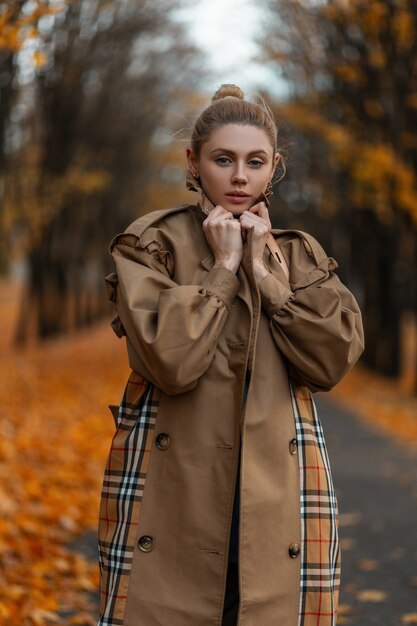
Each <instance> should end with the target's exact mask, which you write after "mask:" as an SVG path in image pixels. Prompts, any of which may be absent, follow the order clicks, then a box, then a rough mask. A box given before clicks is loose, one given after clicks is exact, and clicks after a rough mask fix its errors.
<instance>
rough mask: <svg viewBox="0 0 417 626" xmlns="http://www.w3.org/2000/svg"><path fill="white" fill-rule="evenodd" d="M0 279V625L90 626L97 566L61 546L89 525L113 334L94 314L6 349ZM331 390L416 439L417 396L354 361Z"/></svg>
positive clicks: (113, 386)
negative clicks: (73, 330)
mask: <svg viewBox="0 0 417 626" xmlns="http://www.w3.org/2000/svg"><path fill="white" fill-rule="evenodd" d="M0 287H1V289H0V324H1V328H2V334H1V337H0V345H1V348H2V359H1V361H0V370H1V371H0V389H1V398H2V402H1V406H0V623H4V624H8V626H32V625H38V626H41V625H48V624H68V625H76V624H78V625H79V626H90V625H94V624H96V620H97V615H96V610H95V607H93V606H92V605H91V593H92V592H96V591H97V588H98V565H97V562H91V560H87V558H85V557H84V556H83V555H82V554H80V553H78V552H75V551H73V550H71V549H70V548H69V546H70V545H73V544H74V543H76V541H77V537H80V536H82V535H83V534H84V533H86V532H87V531H90V532H91V531H96V529H97V523H98V508H99V497H100V491H101V482H102V477H103V470H104V465H105V461H106V456H107V453H108V450H109V447H110V442H111V437H112V435H113V432H114V424H113V419H112V416H111V413H110V411H109V409H108V407H107V405H108V404H115V403H117V402H118V401H119V400H120V399H121V396H122V393H123V388H124V385H125V382H126V379H127V376H128V373H129V369H128V364H127V359H126V355H125V347H124V342H123V341H120V340H119V339H117V338H116V336H115V335H114V334H113V332H112V330H111V328H110V326H109V322H108V321H105V322H103V323H100V324H97V325H96V326H94V327H93V328H91V329H88V330H83V331H81V332H79V333H77V334H71V335H69V336H66V337H63V338H58V339H55V340H53V341H48V342H46V343H44V344H43V345H36V344H32V345H31V346H30V347H27V348H25V349H19V350H17V349H16V348H14V347H13V346H12V342H11V338H12V330H13V324H14V320H15V319H16V312H17V310H16V309H17V300H18V292H19V286H18V285H13V284H11V283H8V282H6V281H2V282H1V284H0ZM331 393H332V394H334V396H335V397H337V398H338V399H340V400H341V401H343V402H345V403H347V404H349V405H353V406H354V408H355V409H356V410H357V411H358V412H359V413H360V414H362V415H363V416H364V418H365V419H370V420H372V421H373V422H375V423H377V424H378V425H379V426H381V428H383V429H384V430H385V431H386V432H388V433H390V434H392V435H394V436H395V437H399V438H401V439H402V440H403V441H407V442H408V443H410V444H411V445H415V444H416V442H417V417H416V415H417V399H416V398H413V397H411V396H404V395H399V394H398V389H397V387H396V385H395V384H394V383H389V384H388V383H387V381H385V380H383V379H381V378H379V377H377V376H374V375H372V374H370V373H369V372H366V371H365V370H364V369H363V368H357V369H355V371H354V372H352V374H350V375H349V376H348V377H347V378H346V379H345V380H344V381H343V382H342V383H340V384H339V385H338V386H337V388H336V389H335V390H334V391H333V392H331ZM412 623H414V622H412Z"/></svg>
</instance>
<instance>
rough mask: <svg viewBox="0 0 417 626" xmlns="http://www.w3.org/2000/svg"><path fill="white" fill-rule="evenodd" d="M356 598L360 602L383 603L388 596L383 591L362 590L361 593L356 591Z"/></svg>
mask: <svg viewBox="0 0 417 626" xmlns="http://www.w3.org/2000/svg"><path fill="white" fill-rule="evenodd" d="M356 597H357V599H358V600H360V601H361V602H375V603H377V602H384V601H385V600H386V599H387V597H388V594H387V593H386V592H385V591H380V590H379V589H364V590H363V591H358V593H357V594H356Z"/></svg>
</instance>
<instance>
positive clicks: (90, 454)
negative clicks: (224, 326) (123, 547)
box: [0, 283, 128, 626]
mask: <svg viewBox="0 0 417 626" xmlns="http://www.w3.org/2000/svg"><path fill="white" fill-rule="evenodd" d="M2 287H3V290H2V296H1V299H0V323H1V324H2V336H1V338H0V342H1V347H2V359H1V360H0V389H1V398H2V403H1V408H0V623H4V624H7V625H8V626H43V625H47V624H51V625H52V624H65V625H69V624H78V625H84V626H91V625H93V624H95V623H96V620H95V619H94V617H93V615H92V608H91V593H97V588H98V578H99V576H98V574H99V573H98V564H97V562H93V563H91V562H88V561H87V560H86V559H85V557H84V556H83V555H81V554H78V553H75V552H71V551H70V550H69V549H68V547H67V545H68V542H69V541H71V540H74V539H75V538H76V537H77V535H79V534H82V533H83V532H85V531H87V530H93V531H96V529H97V520H98V506H99V497H100V491H101V482H102V478H103V470H104V465H105V460H106V456H107V453H108V450H109V447H110V442H111V437H112V434H113V432H114V424H113V419H112V416H111V413H110V411H109V409H108V407H107V405H108V404H110V403H113V404H114V403H116V402H118V401H119V400H120V398H121V395H122V392H123V386H124V383H125V380H126V378H127V376H128V367H127V359H126V356H125V348H124V343H123V342H121V341H120V340H118V339H117V338H116V337H115V335H114V334H113V332H112V330H111V328H110V326H109V323H108V322H107V321H105V322H104V323H100V324H98V325H97V326H95V327H93V328H91V329H89V330H83V331H82V332H79V333H77V334H72V335H71V336H67V337H64V338H60V339H56V340H54V341H49V342H47V343H45V344H44V345H38V346H36V345H32V346H31V347H30V348H27V349H24V350H19V351H17V350H15V349H13V348H12V346H11V344H10V337H11V330H12V321H13V320H14V319H15V315H14V314H13V313H15V311H14V312H13V306H14V307H15V305H16V301H15V300H13V299H12V300H10V299H9V298H6V297H5V296H4V294H5V291H4V287H5V285H4V283H3V284H2ZM6 287H7V285H6ZM6 293H9V294H10V293H12V295H13V293H16V295H17V291H16V290H15V292H11V291H10V290H9V292H7V289H6ZM64 613H65V617H62V616H63V614H64ZM74 620H75V621H74Z"/></svg>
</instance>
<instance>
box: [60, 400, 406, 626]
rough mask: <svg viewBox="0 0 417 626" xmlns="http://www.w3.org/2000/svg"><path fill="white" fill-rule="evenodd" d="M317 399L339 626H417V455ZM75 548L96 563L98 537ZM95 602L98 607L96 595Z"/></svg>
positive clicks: (89, 535)
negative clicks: (333, 520)
mask: <svg viewBox="0 0 417 626" xmlns="http://www.w3.org/2000/svg"><path fill="white" fill-rule="evenodd" d="M314 399H315V402H316V406H317V409H318V413H319V416H320V419H321V421H322V424H323V428H324V434H325V439H326V442H327V448H328V453H329V457H330V464H331V468H332V475H333V482H334V484H335V490H336V495H337V498H338V503H339V513H340V525H339V535H340V541H341V551H342V585H341V591H340V610H339V619H338V626H339V624H340V625H342V624H348V625H349V626H373V625H374V624H375V625H378V626H403V625H404V624H417V452H415V451H412V450H410V449H409V448H407V447H406V446H405V445H403V444H400V443H398V442H395V441H393V440H391V439H390V438H388V437H387V436H386V435H383V434H381V433H379V432H378V430H377V429H376V428H375V427H372V426H370V425H368V424H367V423H365V422H364V420H363V419H361V418H360V417H359V416H358V415H356V414H355V413H354V412H352V411H350V410H347V409H346V408H344V407H343V406H341V405H340V404H338V403H337V402H336V401H335V400H334V399H333V398H332V397H331V395H330V394H325V393H323V394H315V396H314ZM416 419H417V416H416ZM71 547H72V548H73V549H74V550H76V551H79V552H82V553H83V554H84V555H85V556H86V557H87V558H88V559H90V560H92V561H94V560H96V557H97V543H96V535H95V533H94V532H89V533H86V535H85V536H84V537H82V538H79V539H78V540H76V541H74V542H73V544H72V546H71ZM91 600H92V603H93V606H94V605H97V600H98V598H97V595H96V594H92V595H91ZM167 626H168V625H167ZM196 626H198V625H197V624H196ZM259 626H262V625H261V624H260V625H259ZM280 626H287V625H284V624H282V625H280Z"/></svg>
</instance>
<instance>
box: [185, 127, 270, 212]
mask: <svg viewBox="0 0 417 626" xmlns="http://www.w3.org/2000/svg"><path fill="white" fill-rule="evenodd" d="M187 159H188V163H189V166H190V169H191V170H192V171H193V172H197V173H198V175H199V176H200V180H201V185H202V188H203V190H204V192H205V194H206V195H207V196H208V198H209V199H210V200H211V201H212V202H213V204H214V205H215V206H216V205H218V204H220V205H221V206H222V207H223V208H224V209H227V210H228V211H230V212H231V213H233V214H234V215H240V214H241V213H242V212H243V211H245V210H247V209H249V208H250V207H251V206H253V205H254V204H256V201H257V199H258V198H259V196H260V195H261V193H262V192H263V191H265V188H266V186H267V184H268V182H269V181H270V180H271V178H272V176H273V173H274V170H275V167H276V165H277V163H278V160H279V153H278V152H277V153H275V154H274V151H273V148H272V146H271V144H270V142H269V139H268V137H267V135H266V133H265V131H263V130H262V129H261V128H256V127H255V126H250V125H246V124H245V125H243V124H227V125H225V126H221V127H220V128H218V129H217V130H215V131H213V132H212V134H211V136H210V138H209V139H208V140H207V141H206V142H205V143H204V144H203V145H202V147H201V153H200V158H199V159H198V160H197V159H196V157H195V155H194V153H193V151H192V149H191V148H187Z"/></svg>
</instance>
